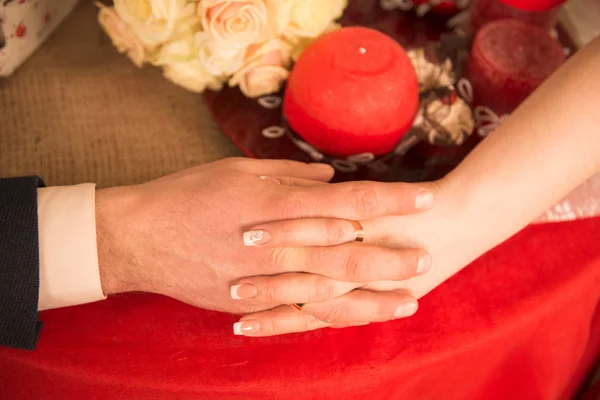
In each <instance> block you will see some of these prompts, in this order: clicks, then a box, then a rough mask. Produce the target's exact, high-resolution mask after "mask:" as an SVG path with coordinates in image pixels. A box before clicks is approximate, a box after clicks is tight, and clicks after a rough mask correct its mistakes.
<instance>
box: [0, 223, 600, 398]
mask: <svg viewBox="0 0 600 400" xmlns="http://www.w3.org/2000/svg"><path fill="white" fill-rule="evenodd" d="M482 229H492V228H491V227H482ZM599 299H600V218H596V219H590V220H583V221H576V222H569V223H560V224H553V225H544V226H531V227H529V228H527V229H525V230H524V231H523V232H521V233H520V234H519V235H517V236H516V237H515V238H513V239H511V240H510V241H509V242H507V243H505V244H504V245H502V246H500V247H498V248H497V249H495V250H494V251H492V252H490V253H489V254H487V255H486V256H484V257H482V258H481V259H480V260H478V261H477V262H475V263H474V264H473V265H471V266H469V267H468V268H466V269H465V270H464V271H463V272H461V273H460V274H458V275H457V276H455V277H454V278H452V279H451V280H449V281H448V282H447V283H445V284H444V285H442V286H440V287H439V288H438V289H436V290H435V291H434V292H432V293H431V294H430V295H428V296H427V297H426V298H425V299H423V300H422V302H421V308H420V310H419V312H418V313H417V315H416V316H415V317H412V318H410V319H406V320H400V321H394V322H389V323H385V324H375V325H370V326H366V327H359V328H352V329H342V330H321V331H316V332H311V333H306V334H300V335H288V336H282V337H275V338H267V339H250V338H243V337H236V336H234V335H233V334H232V332H231V325H232V323H233V322H234V321H235V320H236V318H235V317H233V316H230V315H224V314H219V313H213V312H206V311H202V310H198V309H194V308H192V307H189V306H187V305H184V304H180V303H178V302H176V301H173V300H170V299H167V298H163V297H160V296H150V295H129V296H125V297H120V298H112V299H110V300H107V301H103V302H99V303H96V304H91V305H87V306H81V307H73V308H69V309H62V310H55V311H50V312H44V313H43V314H42V316H41V318H42V319H43V320H44V321H45V328H44V331H43V333H42V338H41V340H40V343H39V348H38V349H37V350H36V351H35V352H32V353H29V352H23V351H17V350H11V349H2V350H0V398H2V399H11V400H18V399H86V400H92V399H102V400H105V399H244V400H247V399H267V400H268V399H294V400H304V399H355V398H367V399H369V400H379V399H380V400H392V399H403V400H412V399H426V400H429V399H435V400H437V399H443V400H469V399H476V400H480V399H486V400H494V399H502V400H505V399H511V400H517V399H524V400H536V399H548V400H550V399H552V400H554V399H567V398H570V397H571V396H572V394H573V393H574V391H575V390H576V388H577V387H578V386H580V384H581V382H582V380H583V378H584V376H585V375H586V374H587V373H588V372H589V369H590V366H591V365H592V362H593V359H594V358H595V356H596V355H597V354H598V351H599V349H600V311H599V309H600V307H598V304H599Z"/></svg>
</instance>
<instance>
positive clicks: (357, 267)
mask: <svg viewBox="0 0 600 400" xmlns="http://www.w3.org/2000/svg"><path fill="white" fill-rule="evenodd" d="M343 273H344V275H345V276H344V279H345V280H347V281H348V282H363V280H364V277H365V269H364V261H363V260H362V258H361V257H360V256H359V255H358V254H356V253H350V254H349V255H348V256H347V257H346V260H345V261H344V272H343Z"/></svg>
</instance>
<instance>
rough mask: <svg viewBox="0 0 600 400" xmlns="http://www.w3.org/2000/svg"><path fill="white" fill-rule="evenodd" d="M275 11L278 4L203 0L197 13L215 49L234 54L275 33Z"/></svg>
mask: <svg viewBox="0 0 600 400" xmlns="http://www.w3.org/2000/svg"><path fill="white" fill-rule="evenodd" d="M278 9H279V0H203V1H202V2H200V6H199V8H198V12H199V15H200V18H201V19H202V26H203V27H204V31H205V32H206V33H207V34H208V35H209V36H210V38H211V40H212V41H213V42H214V45H215V48H219V49H223V51H227V50H228V49H229V50H231V52H232V53H235V50H238V49H243V48H246V47H247V46H248V45H251V44H254V43H257V42H261V41H264V40H266V39H267V38H268V37H269V36H270V35H271V33H273V32H274V31H275V30H276V26H275V25H276V23H275V18H276V15H277V10H278Z"/></svg>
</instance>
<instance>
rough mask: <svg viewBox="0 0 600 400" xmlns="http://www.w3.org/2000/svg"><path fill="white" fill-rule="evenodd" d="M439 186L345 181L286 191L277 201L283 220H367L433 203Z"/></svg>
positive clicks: (424, 207) (411, 211)
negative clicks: (292, 191)
mask: <svg viewBox="0 0 600 400" xmlns="http://www.w3.org/2000/svg"><path fill="white" fill-rule="evenodd" d="M436 191H438V189H437V185H436V184H432V183H428V184H422V183H419V184H411V183H381V182H345V183H337V184H332V185H323V186H314V187H307V188H302V189H300V188H298V189H296V190H295V192H294V194H293V195H290V193H287V192H283V193H280V194H279V197H278V198H277V199H276V200H275V201H276V203H277V202H278V203H279V204H275V206H277V207H278V209H281V210H282V217H281V219H296V218H311V217H312V218H314V217H316V218H345V219H353V220H366V219H371V218H375V217H380V216H387V215H405V214H413V213H416V212H420V211H424V210H427V209H429V208H431V207H432V206H433V202H434V192H436Z"/></svg>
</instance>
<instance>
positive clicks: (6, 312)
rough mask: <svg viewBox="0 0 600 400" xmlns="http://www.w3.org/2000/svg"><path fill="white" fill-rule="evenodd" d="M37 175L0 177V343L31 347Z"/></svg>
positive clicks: (36, 329)
mask: <svg viewBox="0 0 600 400" xmlns="http://www.w3.org/2000/svg"><path fill="white" fill-rule="evenodd" d="M43 185H44V183H43V181H42V180H41V179H40V178H38V177H25V178H9V179H0V346H9V347H17V348H21V349H27V350H33V349H34V348H35V346H36V343H37V340H38V337H39V334H40V330H41V327H42V323H41V322H38V295H39V285H40V283H39V281H40V257H39V240H38V213H37V204H38V203H37V189H38V187H42V186H43Z"/></svg>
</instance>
